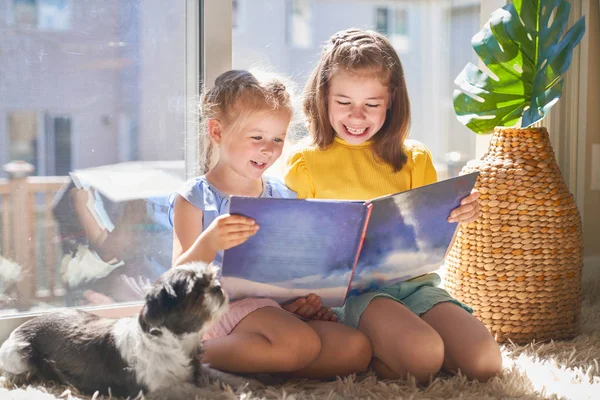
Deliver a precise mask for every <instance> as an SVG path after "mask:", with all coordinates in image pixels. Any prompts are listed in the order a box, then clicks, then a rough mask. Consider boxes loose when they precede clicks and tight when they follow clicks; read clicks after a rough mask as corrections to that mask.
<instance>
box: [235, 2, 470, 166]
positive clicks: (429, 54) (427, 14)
mask: <svg viewBox="0 0 600 400" xmlns="http://www.w3.org/2000/svg"><path fill="white" fill-rule="evenodd" d="M250 1H252V7H243V8H239V9H238V10H239V11H238V12H244V13H248V15H247V16H245V18H244V20H245V21H246V25H245V30H244V33H243V34H239V33H237V32H236V31H235V30H234V31H233V38H232V43H233V46H232V53H233V67H234V68H243V69H247V68H251V67H253V66H259V67H266V68H274V69H275V70H276V71H278V72H280V73H284V74H285V75H287V76H289V77H291V78H292V79H293V80H295V81H296V83H297V84H298V87H300V88H301V87H303V85H304V83H305V81H306V79H307V78H308V75H309V73H310V71H311V69H312V67H313V66H314V64H315V62H316V60H317V58H318V56H319V53H320V49H321V46H322V44H323V43H324V42H325V41H326V40H327V39H328V38H329V36H330V35H331V34H333V33H334V32H336V31H338V30H341V29H346V28H349V27H359V28H368V29H374V30H378V31H379V32H381V33H383V34H385V35H387V36H388V38H389V39H390V41H391V42H392V44H393V45H394V47H395V48H396V51H397V52H398V54H399V55H400V58H401V60H402V63H403V66H404V70H405V74H406V80H407V85H408V89H409V95H410V99H411V106H412V121H413V122H412V129H411V137H412V138H414V139H417V140H420V141H423V142H424V143H425V144H426V145H427V146H428V147H429V148H430V149H431V151H432V153H433V156H434V158H435V162H436V167H437V168H438V172H439V175H440V177H444V176H448V175H455V174H457V172H458V171H459V170H460V167H461V166H462V165H463V163H464V162H466V160H468V159H470V158H473V157H474V155H475V136H476V135H474V134H473V133H472V132H470V131H469V130H468V129H467V128H465V127H464V126H463V125H462V124H461V123H459V122H458V121H457V120H456V117H455V115H454V110H453V108H452V92H453V90H454V83H453V81H454V79H455V78H456V76H457V75H458V74H459V72H460V71H461V70H462V68H463V67H464V65H465V64H466V62H467V61H473V62H475V63H477V58H476V55H475V53H474V51H473V49H472V48H471V46H470V42H471V37H472V36H473V35H474V34H475V33H476V32H477V31H478V30H479V28H480V15H479V14H480V1H479V0H463V1H446V0H420V1H406V0H395V1H393V0H392V1H385V2H379V1H371V0H348V1H340V0H319V1H316V0H289V1H287V2H284V1H280V0H238V1H237V3H242V2H246V3H249V2H250ZM239 17H240V16H239V15H238V18H239ZM286 33H287V35H286ZM286 37H287V38H288V40H286Z"/></svg>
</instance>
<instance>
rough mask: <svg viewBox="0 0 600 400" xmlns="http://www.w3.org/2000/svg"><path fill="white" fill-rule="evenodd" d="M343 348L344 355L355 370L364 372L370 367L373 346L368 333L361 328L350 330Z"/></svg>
mask: <svg viewBox="0 0 600 400" xmlns="http://www.w3.org/2000/svg"><path fill="white" fill-rule="evenodd" d="M343 349H344V352H343V357H344V358H345V360H346V362H347V363H348V365H349V366H352V368H351V369H352V370H354V372H362V371H365V370H366V369H367V368H368V367H369V364H370V363H371V358H372V357H373V348H372V346H371V341H370V340H369V338H368V337H367V335H365V334H364V333H362V332H361V331H359V330H353V331H350V332H348V333H347V334H346V335H345V338H344V343H343ZM341 356H342V355H341Z"/></svg>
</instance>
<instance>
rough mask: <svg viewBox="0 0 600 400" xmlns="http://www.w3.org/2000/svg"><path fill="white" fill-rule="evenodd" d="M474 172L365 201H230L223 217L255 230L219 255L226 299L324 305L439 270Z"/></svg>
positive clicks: (244, 198)
mask: <svg viewBox="0 0 600 400" xmlns="http://www.w3.org/2000/svg"><path fill="white" fill-rule="evenodd" d="M477 175H478V173H476V172H475V173H471V174H467V175H462V176H459V177H456V178H451V179H447V180H444V181H440V182H437V183H434V184H431V185H426V186H422V187H419V188H416V189H411V190H408V191H405V192H401V193H396V194H392V195H388V196H383V197H380V198H376V199H372V200H367V201H340V200H315V199H270V198H254V197H241V196H232V197H231V202H230V209H229V212H230V213H231V214H242V215H246V216H248V217H250V218H253V219H254V220H256V222H257V223H258V224H259V226H260V229H259V230H258V232H257V233H256V235H254V236H252V237H251V238H250V239H249V240H248V241H246V242H245V243H243V244H241V245H239V246H236V247H233V248H231V249H228V250H226V251H225V252H224V255H223V267H222V274H221V284H222V285H223V287H224V288H225V290H226V291H227V293H228V295H229V297H230V299H231V300H237V299H240V298H245V297H268V298H272V299H274V300H276V301H278V302H280V303H285V302H287V301H292V300H293V299H295V298H298V297H302V296H306V295H308V294H310V293H316V294H317V295H319V296H321V298H322V300H323V304H324V305H327V306H341V305H343V304H344V302H345V300H346V298H347V297H349V296H356V295H359V294H361V293H364V292H366V291H369V290H374V289H378V288H380V287H385V286H388V285H392V284H394V283H396V282H400V281H405V280H408V279H411V278H414V277H416V276H420V275H423V274H426V273H428V272H431V271H434V270H436V269H438V268H439V266H440V265H441V264H442V262H443V259H444V256H445V254H446V252H447V250H448V249H449V247H450V245H451V243H452V241H453V237H454V234H455V232H456V228H457V225H458V224H457V223H449V222H447V220H446V219H447V218H448V215H449V214H450V211H452V210H453V209H454V208H456V207H458V205H459V204H460V200H461V199H462V198H463V197H465V196H468V195H469V193H471V190H472V189H473V186H474V185H475V181H476V179H477Z"/></svg>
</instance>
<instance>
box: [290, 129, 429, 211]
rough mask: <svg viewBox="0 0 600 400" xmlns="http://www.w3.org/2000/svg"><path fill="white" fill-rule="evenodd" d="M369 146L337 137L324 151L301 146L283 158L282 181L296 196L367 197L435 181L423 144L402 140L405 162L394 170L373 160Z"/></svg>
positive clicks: (321, 197)
mask: <svg viewBox="0 0 600 400" xmlns="http://www.w3.org/2000/svg"><path fill="white" fill-rule="evenodd" d="M371 145H372V143H371V142H370V141H369V142H366V143H363V144H360V145H351V144H348V143H346V142H345V141H343V140H342V139H339V138H337V137H336V138H335V141H334V143H333V144H332V145H331V146H330V147H329V148H328V149H326V150H319V149H318V148H314V147H305V148H302V149H301V150H298V151H296V152H294V153H292V155H291V156H290V157H289V158H288V159H287V160H286V166H285V184H286V185H287V186H288V187H289V188H290V189H292V190H293V191H295V192H296V193H298V198H317V199H338V200H369V199H373V198H375V197H380V196H385V195H388V194H393V193H398V192H403V191H405V190H408V189H413V188H417V187H419V186H423V185H427V184H430V183H434V182H436V181H437V174H436V172H435V168H434V166H433V161H432V159H431V153H430V152H429V150H428V149H427V148H426V147H425V146H424V145H423V144H422V143H420V142H417V141H416V140H406V141H405V148H406V151H407V155H408V162H407V163H406V164H405V165H404V167H403V168H402V169H401V170H400V171H398V172H396V173H394V172H393V171H392V167H391V166H390V165H388V164H386V163H384V162H382V161H379V160H377V159H375V157H374V153H373V151H372V150H371Z"/></svg>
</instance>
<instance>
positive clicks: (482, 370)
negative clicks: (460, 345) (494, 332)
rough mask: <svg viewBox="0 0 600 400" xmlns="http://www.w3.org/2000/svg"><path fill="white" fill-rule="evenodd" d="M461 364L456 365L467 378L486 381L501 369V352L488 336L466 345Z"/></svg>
mask: <svg viewBox="0 0 600 400" xmlns="http://www.w3.org/2000/svg"><path fill="white" fill-rule="evenodd" d="M467 346H468V348H466V349H465V352H464V353H463V356H464V360H463V361H462V363H461V364H462V365H458V366H457V367H458V368H459V369H460V370H461V372H462V373H463V374H465V375H466V376H467V378H469V379H473V380H477V381H480V382H486V381H488V380H490V379H491V378H493V377H495V376H497V375H499V374H500V372H501V371H502V354H501V352H500V348H499V346H498V344H497V343H496V341H495V340H494V339H493V338H492V337H490V338H489V339H486V340H481V341H478V342H476V343H470V344H468V345H467Z"/></svg>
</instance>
